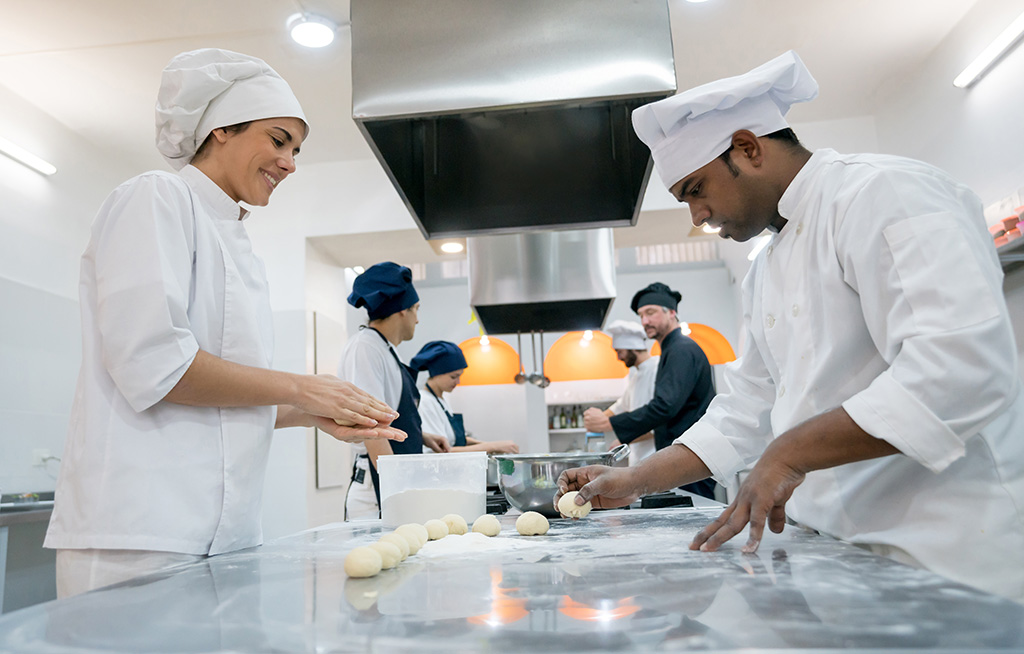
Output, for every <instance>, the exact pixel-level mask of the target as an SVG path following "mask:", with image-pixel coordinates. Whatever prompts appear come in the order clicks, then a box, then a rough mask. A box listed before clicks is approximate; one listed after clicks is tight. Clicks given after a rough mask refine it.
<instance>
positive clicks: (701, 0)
mask: <svg viewBox="0 0 1024 654" xmlns="http://www.w3.org/2000/svg"><path fill="white" fill-rule="evenodd" d="M686 1H687V2H689V3H692V4H695V5H696V4H700V3H701V2H707V1H708V0H686Z"/></svg>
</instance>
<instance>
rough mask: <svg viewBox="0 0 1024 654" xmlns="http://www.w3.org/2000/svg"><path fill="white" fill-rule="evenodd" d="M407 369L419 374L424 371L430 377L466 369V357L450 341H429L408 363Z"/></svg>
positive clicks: (467, 365)
mask: <svg viewBox="0 0 1024 654" xmlns="http://www.w3.org/2000/svg"><path fill="white" fill-rule="evenodd" d="M409 367H410V368H412V369H413V370H415V371H416V372H419V371H421V370H426V371H427V372H429V373H430V376H431V377H436V376H437V375H443V374H445V373H446V372H454V371H456V370H462V369H463V368H468V367H469V364H467V363H466V357H465V355H464V354H462V350H460V349H459V346H458V345H456V344H455V343H452V342H451V341H430V342H429V343H427V344H426V345H424V346H423V347H421V348H420V351H419V352H418V353H417V354H416V356H414V357H413V358H412V361H410V362H409Z"/></svg>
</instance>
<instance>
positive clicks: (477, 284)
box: [466, 228, 615, 334]
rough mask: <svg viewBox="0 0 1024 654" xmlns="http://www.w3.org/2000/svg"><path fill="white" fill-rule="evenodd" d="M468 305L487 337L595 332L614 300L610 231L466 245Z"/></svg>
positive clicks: (474, 240) (484, 239) (475, 240)
mask: <svg viewBox="0 0 1024 654" xmlns="http://www.w3.org/2000/svg"><path fill="white" fill-rule="evenodd" d="M466 246H467V252H468V256H469V303H470V305H472V307H473V310H474V311H475V312H476V315H477V318H478V319H479V320H480V322H481V324H482V325H483V327H484V330H486V331H487V333H488V334H510V333H514V332H529V331H537V330H541V331H546V332H559V331H573V330H578V329H600V328H601V326H602V324H603V323H604V319H605V317H606V316H607V315H608V310H609V309H610V308H611V304H612V301H613V300H614V299H615V249H614V241H613V237H612V230H611V229H610V228H601V229H586V230H566V231H557V232H528V233H523V234H509V235H497V236H474V237H470V238H467V239H466Z"/></svg>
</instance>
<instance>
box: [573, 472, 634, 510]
mask: <svg viewBox="0 0 1024 654" xmlns="http://www.w3.org/2000/svg"><path fill="white" fill-rule="evenodd" d="M634 470H635V468H610V467H608V466H587V467H585V468H573V469H571V470H566V471H565V472H563V473H562V474H560V475H558V493H556V494H555V499H554V506H555V508H556V509H557V508H558V500H559V499H561V497H562V496H563V495H565V494H566V493H568V492H569V491H579V495H577V496H576V504H578V505H580V506H582V505H584V504H586V503H587V502H590V504H591V505H592V506H593V507H594V508H595V509H614V508H616V507H620V506H626V505H627V504H629V503H631V502H634V501H636V499H637V498H638V497H640V491H639V490H638V489H637V487H636V479H635V475H634V474H633V471H634Z"/></svg>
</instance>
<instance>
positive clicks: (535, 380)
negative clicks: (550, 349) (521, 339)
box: [529, 332, 544, 386]
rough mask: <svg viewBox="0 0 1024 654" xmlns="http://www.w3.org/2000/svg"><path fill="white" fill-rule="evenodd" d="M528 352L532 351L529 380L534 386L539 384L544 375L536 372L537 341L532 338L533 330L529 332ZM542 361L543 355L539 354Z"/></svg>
mask: <svg viewBox="0 0 1024 654" xmlns="http://www.w3.org/2000/svg"><path fill="white" fill-rule="evenodd" d="M530 352H531V353H533V372H531V373H530V377H529V380H530V383H531V384H533V385H534V386H540V385H541V382H543V381H544V375H542V374H540V373H539V372H537V343H536V341H534V340H533V332H530ZM543 361H544V357H543V356H541V362H542V363H543Z"/></svg>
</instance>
